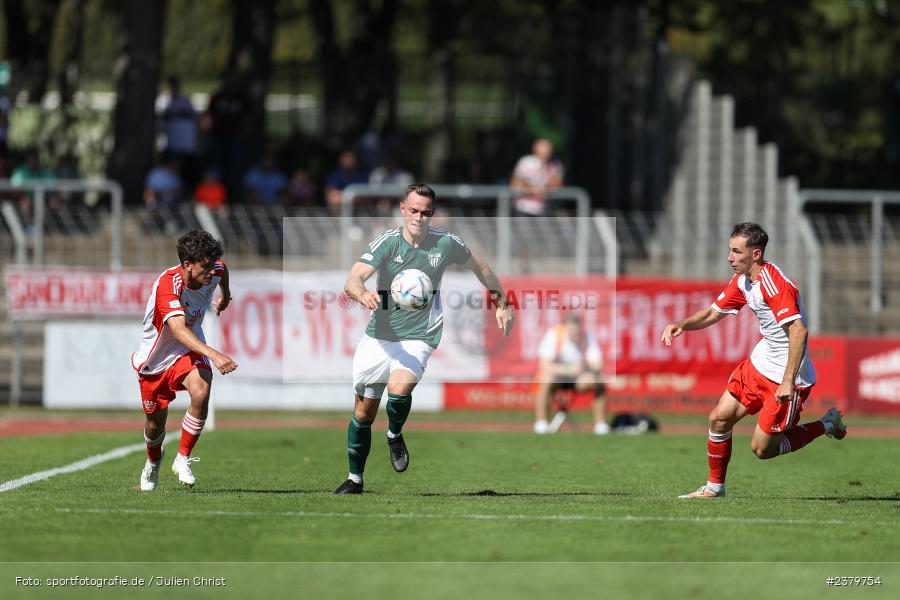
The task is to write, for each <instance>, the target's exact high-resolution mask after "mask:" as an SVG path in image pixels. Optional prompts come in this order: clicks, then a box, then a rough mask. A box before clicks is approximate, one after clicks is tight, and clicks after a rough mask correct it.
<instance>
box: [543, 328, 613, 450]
mask: <svg viewBox="0 0 900 600" xmlns="http://www.w3.org/2000/svg"><path fill="white" fill-rule="evenodd" d="M538 357H539V358H540V363H539V364H540V367H539V371H538V375H537V381H536V382H535V383H536V387H537V394H536V395H535V404H534V415H535V421H534V432H535V433H538V434H545V433H556V431H557V430H558V429H559V427H560V426H561V425H562V424H563V422H564V421H565V420H566V415H567V414H568V407H564V406H563V407H560V410H559V412H558V413H557V414H556V415H555V416H554V417H553V420H552V421H550V422H549V423H548V422H547V416H548V415H549V412H550V402H551V400H552V399H553V396H554V394H555V393H556V391H557V390H573V391H576V392H586V391H590V392H592V393H593V395H594V402H593V416H594V433H596V434H597V435H605V434H607V433H609V425H608V424H607V423H606V386H605V385H603V383H602V382H601V379H602V369H603V354H602V352H601V351H600V346H599V344H598V343H597V339H596V338H595V337H594V336H593V335H592V334H591V333H589V332H588V331H587V330H586V329H585V327H584V322H583V321H582V318H581V316H580V315H578V314H577V313H569V314H568V315H567V316H566V319H565V322H564V323H563V324H561V325H557V326H556V327H551V328H550V329H549V330H548V331H547V333H546V334H545V335H544V337H543V339H542V340H541V344H540V346H539V347H538Z"/></svg>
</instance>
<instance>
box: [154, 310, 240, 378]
mask: <svg viewBox="0 0 900 600" xmlns="http://www.w3.org/2000/svg"><path fill="white" fill-rule="evenodd" d="M166 325H168V326H169V329H171V330H172V335H174V336H175V339H176V340H178V343H179V344H181V345H182V346H184V347H185V348H187V349H188V350H190V351H191V352H196V353H197V354H202V355H203V356H205V357H206V358H208V359H209V360H211V361H212V362H213V364H214V365H215V366H216V368H217V369H218V370H219V373H221V374H222V375H225V374H226V373H231V372H232V371H234V370H235V369H237V367H238V365H237V363H236V362H234V360H233V359H232V358H231V357H230V356H228V355H227V354H222V353H221V352H219V351H218V350H216V349H215V348H213V347H211V346H207V345H206V344H204V343H203V341H201V340H200V338H198V337H197V336H196V335H194V332H193V331H191V328H190V327H188V326H187V323H185V321H184V316H182V315H178V316H175V317H170V318H169V319H168V320H167V321H166Z"/></svg>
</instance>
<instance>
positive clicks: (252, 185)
mask: <svg viewBox="0 0 900 600" xmlns="http://www.w3.org/2000/svg"><path fill="white" fill-rule="evenodd" d="M287 183H288V181H287V177H286V176H285V174H284V173H282V172H281V171H280V170H279V169H278V167H277V166H276V165H275V157H274V156H272V154H271V153H270V152H266V153H265V154H263V156H262V158H261V159H260V160H259V164H257V165H256V166H254V167H253V168H252V169H250V170H249V171H247V174H246V175H244V200H245V201H246V202H248V203H250V204H265V205H267V206H271V205H273V204H278V203H279V202H280V201H281V194H282V192H284V189H285V187H287Z"/></svg>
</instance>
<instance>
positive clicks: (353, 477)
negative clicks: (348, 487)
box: [347, 473, 362, 483]
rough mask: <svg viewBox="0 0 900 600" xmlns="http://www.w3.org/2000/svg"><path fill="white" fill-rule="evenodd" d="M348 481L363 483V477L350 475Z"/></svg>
mask: <svg viewBox="0 0 900 600" xmlns="http://www.w3.org/2000/svg"><path fill="white" fill-rule="evenodd" d="M347 479H349V480H350V481H352V482H353V483H362V475H356V474H355V473H350V474H349V475H347Z"/></svg>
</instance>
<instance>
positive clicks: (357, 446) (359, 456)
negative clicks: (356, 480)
mask: <svg viewBox="0 0 900 600" xmlns="http://www.w3.org/2000/svg"><path fill="white" fill-rule="evenodd" d="M372 423H373V421H357V420H356V416H352V417H350V424H349V425H348V426H347V456H348V458H349V459H350V472H351V473H353V474H354V475H359V476H360V477H362V474H363V471H365V470H366V459H367V458H368V457H369V450H370V449H371V448H372Z"/></svg>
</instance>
